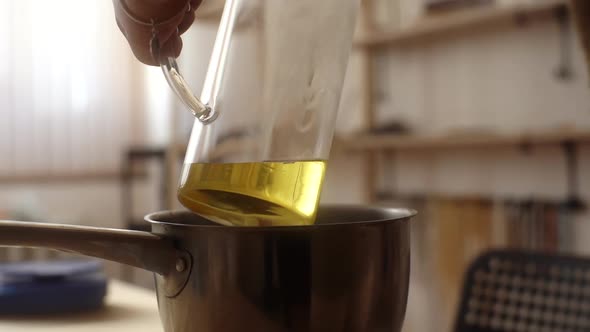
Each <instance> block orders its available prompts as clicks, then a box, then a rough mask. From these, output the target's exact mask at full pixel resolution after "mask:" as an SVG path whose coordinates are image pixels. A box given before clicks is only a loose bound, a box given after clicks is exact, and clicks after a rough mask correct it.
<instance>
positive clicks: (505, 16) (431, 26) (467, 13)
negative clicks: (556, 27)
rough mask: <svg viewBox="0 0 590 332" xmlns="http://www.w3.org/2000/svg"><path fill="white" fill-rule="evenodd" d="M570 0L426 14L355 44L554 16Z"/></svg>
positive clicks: (395, 41) (391, 41) (374, 44)
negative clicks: (400, 26)
mask: <svg viewBox="0 0 590 332" xmlns="http://www.w3.org/2000/svg"><path fill="white" fill-rule="evenodd" d="M568 3H569V1H568V0H544V1H539V2H538V3H533V4H522V5H515V6H511V7H505V8H502V7H492V8H490V7H485V8H476V9H466V10H462V11H458V12H457V13H452V14H446V15H441V16H436V17H426V18H424V19H422V20H420V21H419V22H418V23H416V24H415V25H413V26H411V27H408V28H404V29H402V30H400V31H395V32H377V31H375V32H372V33H370V34H368V35H367V36H364V37H361V38H359V39H357V40H356V41H355V47H373V48H376V47H391V46H398V45H402V44H405V43H409V42H415V41H420V40H425V39H427V38H432V37H437V36H441V35H443V34H446V33H450V32H453V31H462V30H463V31H464V30H473V29H474V28H477V27H481V26H484V25H491V24H502V23H510V22H512V21H514V20H516V19H529V20H530V19H535V18H542V17H552V16H553V13H554V11H555V10H557V9H560V8H564V7H566V6H567V5H568Z"/></svg>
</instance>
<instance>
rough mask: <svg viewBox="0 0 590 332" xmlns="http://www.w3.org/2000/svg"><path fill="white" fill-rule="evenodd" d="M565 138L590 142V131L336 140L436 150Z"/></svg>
mask: <svg viewBox="0 0 590 332" xmlns="http://www.w3.org/2000/svg"><path fill="white" fill-rule="evenodd" d="M565 142H573V143H590V132H589V131H554V132H536V133H522V134H512V135H491V134H490V135H449V136H402V135H357V136H351V137H344V138H343V137H340V138H338V140H337V144H339V145H340V146H342V147H346V148H347V149H350V150H359V151H366V150H436V149H458V148H489V147H510V146H515V147H519V146H536V145H551V144H561V143H565Z"/></svg>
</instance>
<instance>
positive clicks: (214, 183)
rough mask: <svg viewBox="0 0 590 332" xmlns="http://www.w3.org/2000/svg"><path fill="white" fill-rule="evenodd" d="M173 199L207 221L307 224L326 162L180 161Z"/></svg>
mask: <svg viewBox="0 0 590 332" xmlns="http://www.w3.org/2000/svg"><path fill="white" fill-rule="evenodd" d="M184 167H185V169H184V170H183V172H184V174H183V177H182V183H181V185H180V188H179V189H178V199H179V200H180V202H181V203H182V205H184V206H185V207H186V208H188V209H189V210H192V211H193V212H195V213H198V214H200V215H202V216H203V217H205V218H208V219H210V220H213V221H216V222H219V223H223V224H227V225H237V226H288V225H310V224H313V223H314V221H315V215H316V211H317V206H318V201H319V197H320V191H321V188H322V182H323V180H324V173H325V170H326V162H325V161H320V160H313V161H296V162H280V161H277V162H275V161H273V162H256V163H235V164H230V163H227V164H219V163H196V164H190V165H188V164H187V165H185V166H184Z"/></svg>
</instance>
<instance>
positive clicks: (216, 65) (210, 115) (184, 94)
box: [150, 0, 239, 124]
mask: <svg viewBox="0 0 590 332" xmlns="http://www.w3.org/2000/svg"><path fill="white" fill-rule="evenodd" d="M238 3H239V1H236V0H226V2H225V6H224V9H223V14H222V15H221V21H220V24H219V30H218V32H217V38H216V39H215V45H214V46H213V52H212V55H211V62H210V63H209V67H208V69H207V76H206V78H205V84H204V89H203V95H206V96H208V100H209V102H211V103H212V105H215V99H216V97H217V94H218V92H219V88H220V84H221V81H222V80H223V74H224V71H225V63H226V61H227V55H228V49H229V44H230V40H231V37H232V33H233V29H234V25H235V22H236V17H237V14H238V8H239V6H238ZM150 51H151V52H152V57H154V59H156V60H158V62H160V66H161V67H162V71H163V72H164V76H165V77H166V80H167V81H168V84H169V85H170V87H171V88H172V90H174V92H175V93H176V95H177V96H178V97H179V98H180V100H182V102H183V104H184V105H186V106H187V107H188V108H189V109H190V111H191V112H192V113H193V115H194V116H195V117H196V118H197V119H199V121H201V122H202V123H204V124H207V123H211V122H213V121H214V120H215V119H216V118H217V116H218V113H219V112H218V111H216V110H215V106H212V105H211V104H209V103H203V102H202V101H201V99H199V98H198V97H197V96H195V95H194V94H193V92H192V91H193V90H192V89H191V88H190V87H189V85H188V84H187V82H186V80H185V79H184V77H183V76H182V75H181V74H180V70H179V69H178V64H177V63H176V59H175V58H174V57H160V45H159V43H158V38H157V31H156V29H154V35H153V36H152V40H151V41H150Z"/></svg>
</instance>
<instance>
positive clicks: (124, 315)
mask: <svg viewBox="0 0 590 332" xmlns="http://www.w3.org/2000/svg"><path fill="white" fill-rule="evenodd" d="M108 287H109V288H108V294H107V298H106V304H105V307H104V308H103V309H100V310H98V311H95V312H88V313H79V314H69V315H57V316H56V315H53V316H35V317H26V316H22V317H21V316H10V317H6V316H4V317H3V316H0V331H11V332H21V331H22V332H24V331H26V332H52V331H60V332H74V331H75V332H80V331H84V332H103V331H108V332H119V331H141V332H162V331H163V329H162V327H161V326H162V325H161V324H160V316H159V315H158V304H157V301H156V294H155V293H154V292H151V291H149V290H146V289H143V288H140V287H137V286H133V285H130V284H126V283H123V282H120V281H115V280H111V281H110V282H109V286H108Z"/></svg>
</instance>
